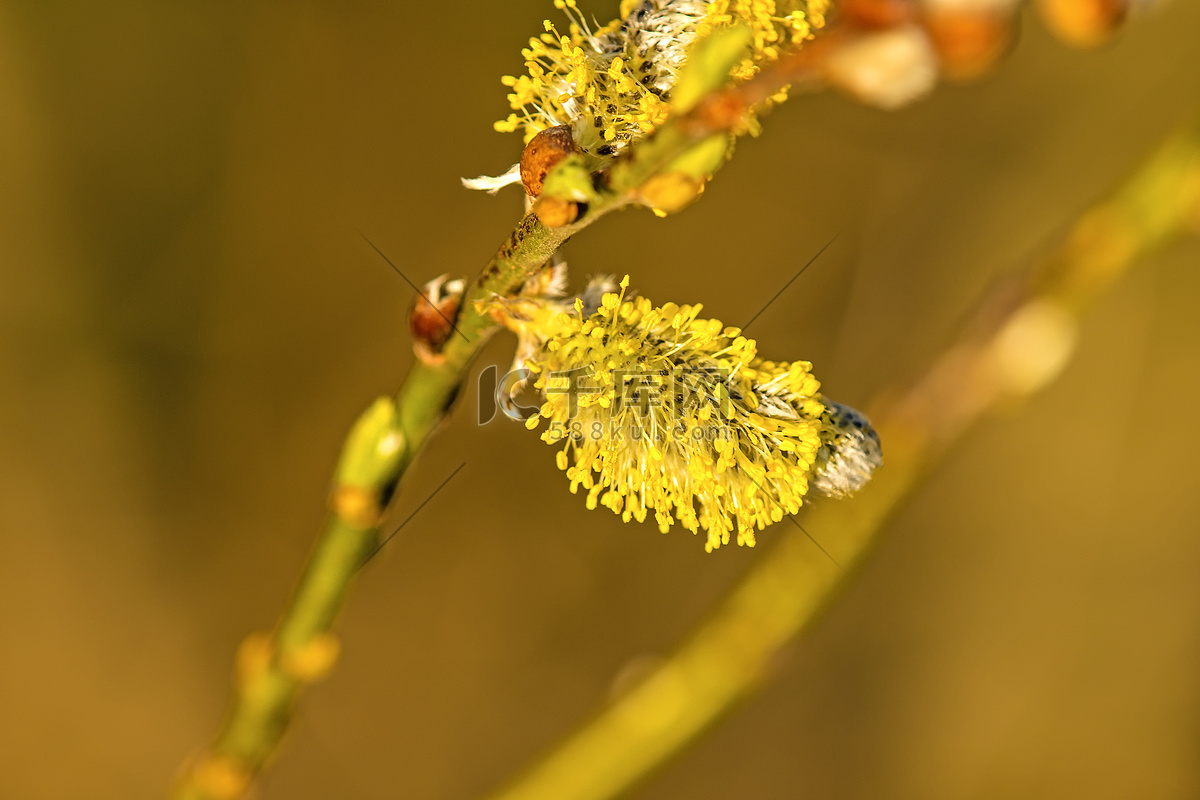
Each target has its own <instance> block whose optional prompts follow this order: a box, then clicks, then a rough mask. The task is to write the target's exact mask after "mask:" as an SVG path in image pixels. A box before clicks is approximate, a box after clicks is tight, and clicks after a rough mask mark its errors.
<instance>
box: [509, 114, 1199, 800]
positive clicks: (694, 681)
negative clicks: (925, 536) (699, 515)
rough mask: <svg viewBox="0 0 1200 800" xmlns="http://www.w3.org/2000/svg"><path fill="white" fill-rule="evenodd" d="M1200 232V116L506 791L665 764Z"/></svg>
mask: <svg viewBox="0 0 1200 800" xmlns="http://www.w3.org/2000/svg"><path fill="white" fill-rule="evenodd" d="M1198 231H1200V124H1197V123H1196V122H1193V123H1192V124H1190V125H1189V126H1187V127H1186V128H1185V129H1183V130H1181V131H1179V132H1178V133H1176V134H1175V135H1174V136H1172V137H1171V138H1170V139H1169V140H1168V141H1167V142H1166V143H1165V144H1164V145H1163V146H1162V147H1161V149H1159V150H1158V151H1157V152H1155V153H1154V154H1153V155H1152V156H1150V157H1149V158H1148V159H1147V160H1146V162H1145V163H1144V164H1143V165H1142V166H1141V167H1140V168H1139V169H1138V170H1137V171H1136V172H1135V174H1134V175H1133V176H1132V177H1131V178H1130V179H1129V180H1128V181H1127V182H1126V183H1125V184H1124V185H1123V186H1122V187H1121V188H1120V189H1119V190H1118V191H1116V192H1115V193H1114V194H1113V196H1112V197H1110V198H1109V199H1107V200H1105V201H1103V202H1101V203H1099V204H1097V205H1096V206H1094V207H1093V208H1091V209H1089V210H1087V211H1086V212H1085V213H1084V214H1083V215H1082V216H1081V217H1080V218H1079V219H1078V220H1077V221H1076V222H1075V223H1074V224H1073V225H1072V226H1071V228H1070V230H1069V232H1068V233H1067V235H1066V236H1065V237H1064V238H1063V239H1062V241H1061V243H1060V244H1059V245H1058V246H1057V247H1055V248H1054V249H1053V250H1052V251H1050V252H1049V253H1047V254H1046V255H1045V256H1043V257H1041V258H1040V259H1038V260H1037V261H1036V263H1034V264H1033V265H1032V266H1031V267H1030V268H1029V269H1028V270H1026V271H1025V272H1023V273H1022V274H1020V275H1017V276H1014V277H1013V278H1012V279H1011V280H1008V281H1006V282H1004V283H1002V284H1001V285H998V286H997V287H996V288H995V289H994V290H993V291H991V292H990V293H989V294H988V295H987V296H986V297H985V298H984V302H983V303H982V304H981V306H980V308H979V311H978V313H977V314H976V316H975V318H974V320H973V322H972V324H970V325H969V326H968V327H967V329H966V331H965V332H964V334H963V335H962V337H961V338H960V339H959V340H958V341H957V342H955V343H953V344H952V345H951V346H950V347H949V348H947V350H946V351H945V352H944V353H943V354H942V355H941V356H939V357H938V358H937V359H936V360H934V362H933V363H932V364H931V366H930V367H929V368H928V370H927V371H925V373H924V374H923V375H922V376H921V377H920V378H919V379H917V380H916V381H915V382H914V383H913V384H912V385H910V386H908V387H907V388H903V389H899V390H896V391H891V392H886V393H885V394H884V395H883V398H882V399H881V400H880V401H879V402H878V403H877V404H876V406H877V407H876V408H875V409H874V410H873V411H874V413H872V414H871V417H872V419H873V420H874V421H875V423H876V426H877V429H878V431H879V433H880V435H881V438H882V440H883V441H884V442H886V443H887V464H886V468H885V469H883V470H882V471H881V472H880V474H879V475H878V476H877V477H876V478H875V479H874V480H873V482H872V484H871V485H870V486H869V487H868V488H867V489H866V490H865V491H864V492H863V493H862V494H861V495H860V496H858V497H856V498H855V500H854V501H853V502H850V503H837V504H835V503H825V504H821V505H817V506H814V507H813V508H812V510H811V511H810V512H808V513H807V514H806V516H805V523H806V525H808V526H810V527H811V528H812V529H815V530H819V531H820V532H821V536H822V540H823V542H824V543H825V546H826V547H828V548H829V549H830V550H831V551H832V553H833V556H834V557H835V558H836V559H837V561H838V563H839V564H841V565H842V566H843V567H845V569H839V568H838V567H837V566H835V565H834V564H833V563H831V561H830V559H829V558H828V557H826V555H824V554H823V553H822V552H821V551H820V550H819V549H818V547H817V546H816V545H815V544H814V543H813V542H811V541H809V539H808V538H806V536H805V535H804V534H803V533H802V531H800V530H793V531H788V532H787V535H786V536H781V537H780V539H779V541H777V543H776V544H775V546H774V548H773V549H772V550H770V551H769V552H768V553H766V554H764V555H763V557H762V558H761V559H760V561H759V562H758V563H757V564H756V565H755V567H754V568H753V570H752V571H751V573H750V574H749V575H748V576H747V577H746V578H745V579H744V580H743V581H742V583H741V584H740V585H739V586H738V587H736V588H735V589H734V591H733V592H732V593H731V594H730V595H729V596H728V597H727V598H726V599H725V601H724V602H723V603H722V604H721V605H719V606H718V607H717V608H716V609H714V610H713V612H712V613H711V615H710V616H709V617H708V618H707V619H705V620H704V621H703V622H702V623H701V624H700V626H699V627H698V628H697V629H696V630H695V631H694V633H693V634H692V635H691V637H690V638H689V639H687V640H686V641H685V642H684V643H683V644H682V645H681V646H680V647H679V649H678V650H676V651H675V652H674V654H672V655H671V656H670V657H669V658H668V659H667V660H666V661H664V662H663V663H662V664H661V665H660V666H658V667H657V668H655V669H654V670H653V671H652V672H651V673H650V674H648V675H647V676H646V677H645V678H644V679H643V680H641V681H640V682H639V683H638V684H637V685H636V686H634V687H632V688H630V689H629V690H627V691H626V692H625V693H624V694H623V695H621V696H620V697H618V698H617V699H615V700H613V701H612V702H611V703H610V704H609V705H608V706H607V707H606V708H604V709H603V710H602V711H600V712H599V713H598V714H597V716H596V717H594V718H593V719H592V720H591V721H589V722H587V723H586V724H585V725H583V726H582V727H581V728H580V729H579V730H578V731H576V732H575V733H574V734H573V735H572V736H570V737H569V738H567V739H566V740H565V741H563V742H562V743H561V744H559V745H558V746H557V747H555V748H554V749H552V750H551V751H550V752H549V753H548V754H547V755H545V756H544V757H543V758H542V759H541V760H540V761H538V762H537V763H536V764H534V765H533V766H532V767H531V768H530V769H529V770H528V771H527V772H525V773H524V774H522V775H521V776H519V777H518V778H517V779H516V780H515V781H514V782H513V783H512V784H511V785H510V786H509V787H508V788H505V789H503V790H502V791H499V792H497V793H496V794H495V795H493V796H492V798H491V800H603V799H604V798H611V797H615V796H617V795H619V794H621V793H622V792H624V791H625V790H627V789H628V788H630V786H631V785H633V784H634V783H635V782H636V781H638V780H639V779H641V778H643V777H645V776H646V775H647V774H648V773H649V772H651V771H652V770H653V769H654V768H656V767H658V766H660V765H662V764H663V763H664V762H665V761H666V760H667V759H668V758H669V757H670V756H672V755H673V754H675V753H677V752H678V751H679V750H681V749H682V748H683V747H685V746H686V745H687V744H688V743H689V742H690V741H691V740H693V739H694V738H695V737H696V736H698V735H699V734H700V733H702V732H703V731H704V730H706V729H707V728H708V727H709V726H711V725H712V724H713V723H714V722H715V721H716V720H717V719H718V718H719V717H720V716H721V715H722V714H723V713H724V712H726V711H727V710H728V709H729V708H730V707H731V706H732V705H733V704H734V703H736V702H737V701H739V700H741V699H742V698H744V697H746V696H747V695H748V694H749V693H750V692H751V691H753V689H754V688H755V687H756V686H758V685H759V684H760V683H761V682H762V681H763V679H764V677H765V676H766V675H767V673H768V671H769V669H770V666H771V663H772V661H773V659H775V658H776V657H777V656H778V654H779V653H780V650H781V648H783V647H784V646H785V645H786V644H787V643H788V642H790V641H792V640H793V639H794V638H795V637H796V636H797V635H798V634H799V633H801V632H802V631H804V630H805V629H806V628H807V627H808V626H809V624H811V623H812V622H813V620H814V619H815V618H816V616H817V615H818V613H819V612H820V610H821V609H822V608H823V607H824V606H825V605H826V604H827V603H828V602H829V601H830V599H831V598H832V596H833V595H834V594H836V592H837V591H838V590H839V589H840V588H841V587H842V586H844V585H845V584H846V582H847V580H848V579H849V578H850V576H851V575H852V574H853V571H854V570H853V567H855V566H856V565H858V564H859V563H861V562H862V560H863V558H864V557H865V556H866V555H867V553H868V552H869V551H870V549H871V546H872V544H873V543H874V541H875V540H876V538H877V536H878V534H879V532H880V531H881V529H882V528H883V526H884V524H885V523H886V522H887V520H888V519H889V517H890V516H891V515H892V514H893V513H895V512H896V511H897V510H898V508H899V507H900V506H901V505H902V504H903V502H904V501H905V499H906V498H907V497H908V496H909V495H910V494H911V493H912V492H913V491H914V489H916V488H917V487H918V486H919V485H920V482H921V480H922V478H923V477H924V476H925V475H926V474H927V473H928V471H929V470H930V468H931V467H933V466H934V465H935V464H936V463H937V461H938V460H939V457H940V456H941V455H942V454H943V453H944V452H945V451H946V450H947V449H948V448H949V447H951V446H952V445H954V444H955V443H957V442H958V441H960V440H961V439H962V436H963V434H964V432H965V431H966V430H968V429H969V428H970V427H971V426H972V425H973V424H975V423H976V422H978V421H979V420H980V419H981V417H983V416H984V415H985V414H986V413H988V412H990V411H992V410H994V409H996V408H998V407H1003V406H1007V405H1009V404H1011V403H1013V402H1016V401H1020V400H1022V399H1024V398H1026V397H1028V396H1029V395H1031V394H1032V393H1034V392H1035V391H1037V390H1038V389H1040V388H1042V387H1043V386H1045V385H1046V384H1048V383H1049V382H1051V381H1052V380H1053V379H1054V378H1055V377H1056V376H1057V375H1058V374H1059V373H1060V371H1061V369H1062V367H1063V366H1064V365H1065V364H1066V363H1067V361H1068V360H1069V357H1070V354H1071V352H1072V350H1073V349H1074V346H1075V343H1076V336H1077V332H1078V321H1079V318H1080V316H1081V314H1082V313H1083V312H1084V311H1085V310H1086V309H1087V307H1088V305H1089V302H1090V301H1091V300H1092V299H1093V298H1094V297H1095V296H1096V295H1097V294H1098V293H1100V292H1102V291H1104V290H1106V289H1108V288H1111V286H1112V285H1113V284H1114V282H1115V281H1117V280H1118V279H1119V278H1120V277H1121V276H1122V275H1123V274H1124V273H1125V272H1126V271H1127V270H1128V269H1130V268H1131V267H1132V266H1133V265H1135V264H1136V263H1138V262H1139V261H1142V260H1144V259H1145V258H1146V257H1147V256H1148V255H1149V254H1151V253H1152V252H1153V251H1154V250H1156V249H1158V248H1160V247H1162V246H1164V245H1165V244H1168V243H1169V242H1171V241H1172V240H1174V239H1177V238H1179V237H1182V236H1184V235H1186V234H1195V233H1196V232H1198Z"/></svg>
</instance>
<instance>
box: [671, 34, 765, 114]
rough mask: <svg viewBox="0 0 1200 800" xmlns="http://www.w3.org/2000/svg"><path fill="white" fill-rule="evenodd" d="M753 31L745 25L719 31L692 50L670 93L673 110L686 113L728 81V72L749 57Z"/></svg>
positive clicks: (677, 112)
mask: <svg viewBox="0 0 1200 800" xmlns="http://www.w3.org/2000/svg"><path fill="white" fill-rule="evenodd" d="M750 40H751V32H750V28H749V27H748V26H746V25H734V26H731V27H728V28H720V29H718V30H716V31H713V32H712V33H711V34H709V35H708V36H706V37H704V38H703V39H701V40H700V41H699V42H697V43H696V44H695V45H694V46H693V47H692V53H691V55H690V56H689V57H688V60H687V62H686V64H685V65H684V68H683V70H682V71H681V72H680V73H679V80H678V81H677V82H676V83H675V88H674V89H672V90H671V110H672V111H673V112H674V113H676V114H684V113H687V112H688V111H691V110H692V106H694V105H696V103H698V102H700V100H701V99H703V98H704V96H705V95H707V94H709V93H711V92H714V91H716V90H717V89H720V88H721V87H722V86H724V85H725V84H726V83H728V82H729V73H730V71H732V70H733V68H734V67H735V66H737V65H738V63H739V62H740V61H741V60H742V59H743V58H745V57H746V50H747V49H748V48H749V47H750Z"/></svg>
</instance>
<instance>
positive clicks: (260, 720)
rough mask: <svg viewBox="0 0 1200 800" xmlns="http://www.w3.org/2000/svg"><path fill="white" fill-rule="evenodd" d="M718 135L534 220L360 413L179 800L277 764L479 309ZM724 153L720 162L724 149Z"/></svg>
mask: <svg viewBox="0 0 1200 800" xmlns="http://www.w3.org/2000/svg"><path fill="white" fill-rule="evenodd" d="M739 37H740V38H741V39H742V40H744V38H745V34H744V32H739V31H734V32H733V33H731V34H727V35H723V36H714V37H713V39H714V40H716V42H717V44H718V45H720V46H719V47H713V46H710V47H707V48H702V49H701V50H699V51H698V53H697V56H698V57H696V58H693V60H692V62H691V64H689V74H690V75H691V76H690V77H688V78H687V80H688V81H689V85H691V86H692V87H693V89H692V91H694V92H695V93H696V94H697V95H698V96H704V95H706V94H712V93H715V92H718V91H719V90H720V89H721V88H722V86H723V84H724V82H725V76H726V75H728V73H729V68H730V66H731V65H732V63H733V60H734V59H736V57H737V56H738V54H739V53H740V47H741V46H744V44H743V45H737V39H738V38H739ZM734 45H737V46H736V47H735V46H734ZM692 64H694V65H695V66H694V67H693V66H692ZM713 133H714V130H713V128H712V127H711V126H708V127H706V126H705V125H698V124H697V123H696V121H695V120H694V119H692V118H691V117H689V116H688V115H686V114H681V115H679V116H678V117H677V118H675V119H673V120H670V121H668V122H667V123H665V124H664V125H663V126H662V127H661V128H660V129H659V130H658V131H657V132H656V133H655V134H654V135H652V136H650V137H647V138H646V139H645V140H643V141H642V142H639V143H638V144H637V145H636V147H632V148H630V151H629V153H628V154H627V155H626V156H625V157H623V158H622V159H619V160H618V161H617V162H615V164H614V165H613V167H612V169H611V170H610V171H609V172H607V173H606V174H604V175H602V176H597V177H593V176H590V175H588V176H586V179H587V182H588V186H587V188H588V190H589V191H587V192H586V194H587V200H588V202H587V204H586V206H580V207H579V210H580V211H582V214H581V215H580V216H579V218H578V219H577V220H575V221H574V222H572V223H570V224H566V225H561V226H558V227H549V226H547V225H546V224H544V223H543V222H542V221H541V219H540V218H539V217H538V215H537V214H536V213H531V214H527V215H526V216H525V217H524V218H523V219H522V220H521V221H520V223H518V225H517V227H516V228H515V229H514V230H513V232H512V233H511V234H509V237H508V239H507V240H506V241H505V243H504V244H503V246H501V248H500V249H499V251H498V252H497V253H496V255H495V256H493V257H492V259H491V261H489V262H488V264H487V266H486V267H485V268H484V269H483V271H482V273H480V275H479V276H478V278H477V279H476V280H475V281H474V282H473V283H472V285H471V287H470V289H469V290H468V291H467V294H466V297H465V298H464V300H463V302H462V304H461V313H460V314H459V315H458V317H457V320H456V323H455V328H456V331H457V332H456V333H455V334H454V335H453V336H451V337H450V338H449V339H447V340H446V342H445V345H444V347H443V349H442V351H441V353H440V358H438V359H436V362H437V363H425V362H424V361H418V362H417V363H416V364H415V365H414V366H413V368H412V370H411V371H410V372H409V374H408V376H407V378H406V379H405V381H404V383H403V385H402V386H401V388H400V390H399V392H397V394H396V396H395V398H394V399H393V398H380V399H378V400H376V401H375V403H374V404H373V405H372V406H371V407H370V408H369V409H368V410H367V411H366V412H364V413H363V415H362V416H361V417H360V418H359V420H358V422H357V423H355V425H354V427H353V428H352V430H351V432H350V434H349V436H348V437H347V439H346V443H345V445H344V446H343V450H342V455H341V459H340V461H339V465H338V468H337V470H336V472H335V474H334V480H333V486H334V488H333V491H332V493H331V497H330V504H329V507H330V511H329V516H328V518H327V520H326V522H325V526H324V528H323V530H322V531H321V533H320V536H319V537H318V539H317V543H316V546H315V547H314V549H313V551H312V554H311V555H310V556H309V560H308V563H307V565H306V567H305V569H304V573H303V575H302V577H301V579H300V582H299V584H298V586H297V588H296V591H295V594H294V595H293V597H292V600H291V602H290V604H289V605H288V607H287V609H286V610H285V611H284V613H283V616H282V617H281V618H280V620H279V622H278V624H277V625H276V627H275V630H274V631H273V632H272V633H271V634H254V635H251V636H250V637H248V638H247V639H246V641H245V642H244V643H243V645H242V647H241V648H240V650H239V653H238V659H237V666H236V670H235V682H234V683H235V685H234V696H233V699H232V701H231V703H230V707H229V710H228V711H227V713H226V716H225V720H224V722H223V723H222V725H221V728H220V730H219V732H218V733H217V736H216V738H215V740H214V741H213V743H212V745H211V746H210V747H209V748H208V750H207V751H206V752H204V753H203V754H201V755H199V756H197V757H196V758H195V759H194V760H193V761H191V762H189V764H187V765H186V766H185V768H184V771H183V773H182V775H181V776H180V779H179V781H178V783H177V785H176V787H175V789H174V791H173V793H172V797H173V798H176V800H229V799H230V798H236V797H239V796H241V795H243V794H244V793H245V792H246V790H247V789H248V788H249V786H250V784H251V782H252V781H253V779H254V777H255V776H256V775H257V774H258V773H259V772H260V771H261V770H262V769H263V768H264V767H265V766H266V765H267V763H268V762H269V761H270V759H271V758H272V757H273V756H274V755H275V754H276V752H277V750H278V748H279V744H280V742H281V741H282V739H283V736H284V734H285V733H286V732H287V730H288V727H289V725H290V723H291V720H292V717H293V714H294V711H295V707H296V704H297V702H298V700H299V698H300V696H301V694H302V691H303V689H304V688H305V687H306V686H307V685H309V684H311V683H312V682H314V681H316V680H319V679H321V678H323V677H325V676H326V675H327V674H328V673H329V671H330V670H331V669H332V668H333V666H334V663H335V662H336V658H337V653H338V649H339V648H338V642H337V639H336V638H335V637H334V635H333V634H332V628H333V624H334V622H335V620H336V618H337V616H338V614H339V613H340V611H341V609H342V607H343V606H344V605H345V602H346V599H347V596H348V594H349V591H350V587H351V584H352V583H353V580H354V578H355V576H356V575H357V574H358V572H359V570H360V568H361V567H362V566H363V564H365V563H366V561H367V560H368V559H369V558H370V557H371V555H373V553H374V552H375V550H376V549H377V548H378V547H379V542H380V522H381V520H382V519H383V516H384V512H385V510H386V507H387V505H388V503H389V501H390V500H391V499H392V496H393V495H394V494H395V490H396V487H397V486H398V484H399V482H400V479H401V478H402V477H403V475H404V473H405V471H406V470H407V469H408V467H409V466H410V465H411V464H412V461H413V459H414V458H415V457H416V455H417V453H418V452H419V451H420V450H421V448H422V447H423V446H424V444H425V442H426V440H427V439H428V438H429V435H430V433H432V431H433V430H434V428H436V426H437V424H438V423H439V422H440V421H441V420H442V419H443V418H444V417H445V416H446V415H447V413H448V412H449V409H450V406H451V405H452V404H453V402H454V399H455V397H456V396H457V394H458V391H459V388H460V386H461V385H462V383H463V381H464V379H465V376H466V372H467V368H468V366H469V365H470V363H471V361H472V360H473V359H474V357H475V355H476V354H477V353H478V352H479V350H480V348H481V347H482V346H483V344H484V342H486V341H487V339H488V338H489V337H490V335H491V334H492V333H493V332H494V330H495V327H496V326H495V324H494V323H493V322H492V321H491V320H490V319H488V318H487V317H485V316H483V315H482V314H480V313H479V312H478V311H477V309H476V301H481V300H487V299H490V298H492V297H493V296H495V295H501V296H507V295H511V294H513V293H515V292H516V291H518V290H519V289H520V288H521V286H522V284H524V282H525V281H526V280H528V279H529V278H531V277H532V276H534V275H535V274H537V273H538V271H539V270H541V269H542V268H543V267H544V266H545V265H546V264H547V262H548V261H550V259H551V258H552V257H553V256H554V254H555V253H556V252H557V251H558V248H559V247H560V246H561V245H562V244H563V243H564V242H566V241H567V239H569V238H570V237H571V236H573V235H574V234H575V233H576V232H578V231H580V230H582V229H583V228H586V227H587V226H589V225H591V224H592V223H593V222H595V221H596V220H598V219H599V218H600V217H602V216H604V215H605V214H607V213H609V212H611V211H614V210H616V209H619V208H623V207H625V206H627V205H631V204H633V203H636V202H638V200H639V193H640V191H641V189H642V187H643V186H644V185H646V183H647V182H649V181H651V180H653V179H654V178H655V177H656V176H658V175H660V174H664V172H665V171H667V169H668V168H669V167H671V165H673V164H678V163H685V164H686V162H687V156H688V155H689V154H691V153H694V152H700V153H701V155H702V156H704V157H711V150H712V148H711V144H708V142H711V137H712V135H713ZM720 135H722V136H724V135H725V134H723V133H722V134H720ZM720 155H721V159H722V160H723V158H724V148H722V151H721V154H720ZM680 159H682V162H680ZM570 166H571V165H570V164H567V165H564V170H563V171H564V174H563V175H560V176H558V179H557V181H555V180H552V179H553V178H554V177H555V176H554V173H552V174H551V176H548V181H549V183H550V185H551V186H553V185H555V183H557V184H558V185H559V186H560V187H562V190H563V191H567V192H569V191H570V190H571V187H572V180H571V179H572V176H571V175H570V174H566V172H565V170H566V169H567V168H569V167H570ZM597 180H599V183H600V185H599V187H597V186H596V183H597ZM551 196H552V197H553V195H551ZM567 202H572V203H574V202H575V201H574V200H568V201H567ZM460 334H461V335H460Z"/></svg>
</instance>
